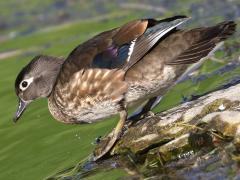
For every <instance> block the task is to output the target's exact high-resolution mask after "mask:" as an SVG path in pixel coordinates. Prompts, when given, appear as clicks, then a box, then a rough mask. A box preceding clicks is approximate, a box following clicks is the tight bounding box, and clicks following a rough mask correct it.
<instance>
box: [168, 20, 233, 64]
mask: <svg viewBox="0 0 240 180" xmlns="http://www.w3.org/2000/svg"><path fill="white" fill-rule="evenodd" d="M235 31H236V23H235V22H233V21H224V22H222V23H219V24H217V25H215V26H212V27H207V28H198V29H193V30H190V31H187V32H186V34H187V35H186V36H191V40H192V41H193V43H189V46H188V48H186V49H185V50H184V51H182V52H181V53H180V54H179V55H178V56H177V57H176V58H174V59H173V60H171V61H170V62H168V63H167V64H168V65H177V64H192V63H195V62H197V61H199V60H200V59H202V58H203V57H205V56H207V55H208V54H209V53H210V52H211V51H212V50H213V49H214V48H215V46H216V44H218V43H219V42H221V41H223V40H225V39H227V38H228V37H229V36H231V35H232V34H233V33H234V32H235ZM183 36H184V35H183ZM183 38H184V37H183Z"/></svg>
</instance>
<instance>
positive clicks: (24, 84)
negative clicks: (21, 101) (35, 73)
mask: <svg viewBox="0 0 240 180" xmlns="http://www.w3.org/2000/svg"><path fill="white" fill-rule="evenodd" d="M32 82H33V77H31V78H29V79H24V80H22V82H21V83H20V85H19V88H20V90H21V91H25V90H26V89H27V88H28V86H29V85H30V84H31V83H32Z"/></svg>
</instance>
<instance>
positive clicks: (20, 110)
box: [13, 99, 30, 123]
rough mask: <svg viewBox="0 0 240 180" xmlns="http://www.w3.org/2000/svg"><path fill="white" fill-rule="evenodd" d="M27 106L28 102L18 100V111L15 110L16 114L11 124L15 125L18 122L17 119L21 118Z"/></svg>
mask: <svg viewBox="0 0 240 180" xmlns="http://www.w3.org/2000/svg"><path fill="white" fill-rule="evenodd" d="M28 104H30V101H23V100H21V99H19V103H18V109H17V112H16V114H15V116H14V118H13V122H15V123H16V122H17V121H18V119H19V118H20V117H21V115H22V114H23V112H24V111H25V109H26V108H27V106H28Z"/></svg>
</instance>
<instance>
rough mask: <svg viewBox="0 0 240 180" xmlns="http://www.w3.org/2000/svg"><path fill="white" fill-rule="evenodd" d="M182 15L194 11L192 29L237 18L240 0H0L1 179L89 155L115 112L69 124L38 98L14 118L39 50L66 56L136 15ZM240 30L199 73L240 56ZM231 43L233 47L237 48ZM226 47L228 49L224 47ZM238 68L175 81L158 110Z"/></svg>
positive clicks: (54, 168)
mask: <svg viewBox="0 0 240 180" xmlns="http://www.w3.org/2000/svg"><path fill="white" fill-rule="evenodd" d="M177 14H185V15H189V16H191V17H192V20H191V21H190V22H189V23H188V25H187V26H188V27H197V26H200V25H201V26H202V25H212V24H215V23H217V22H220V21H223V20H235V21H237V23H239V20H240V19H239V17H240V1H239V0H221V1H219V0H195V1H191V0H181V1H177V0H142V1H136V0H131V1H124V0H117V1H112V0H92V1H87V0H43V1H40V0H39V1H37V0H7V1H3V0H2V1H0V77H1V78H0V95H1V100H0V102H1V103H0V179H3V180H7V179H9V180H28V179H29V180H38V179H44V178H46V177H48V176H50V175H52V174H54V173H56V172H58V171H60V170H62V169H64V168H67V167H70V166H73V165H74V164H76V163H77V162H79V161H81V160H82V159H84V158H86V157H87V156H88V155H89V154H90V153H91V151H92V150H93V148H94V144H93V142H94V140H95V138H96V137H98V136H100V135H104V134H106V133H107V132H109V131H110V130H111V129H112V128H113V127H114V125H115V124H116V122H117V118H112V119H111V120H107V121H103V122H100V123H96V124H90V125H65V124H61V123H59V122H57V121H55V120H54V119H53V118H52V117H51V115H50V113H49V111H48V109H47V100H46V99H42V100H38V101H36V102H34V103H32V105H31V106H30V107H29V108H28V110H27V111H26V112H25V114H24V116H23V117H22V119H21V120H20V121H19V122H18V123H17V124H14V123H13V122H12V117H13V114H14V112H15V110H16V107H17V98H16V96H15V93H14V81H15V78H16V76H17V74H18V72H19V71H20V70H21V68H22V67H23V66H24V65H25V64H27V63H28V62H29V61H30V60H31V59H32V58H33V57H34V56H36V55H38V54H48V55H52V56H63V57H67V55H68V53H69V52H70V51H71V50H72V49H73V48H74V47H75V46H77V45H78V44H80V43H81V42H83V41H84V40H86V39H88V38H90V37H92V36H93V35H95V34H97V33H99V32H102V31H104V30H108V29H110V28H114V27H116V26H119V25H121V24H123V23H124V22H127V21H129V20H132V19H136V18H146V17H155V18H164V17H168V16H172V15H177ZM239 42H240V38H239V32H237V33H236V35H235V38H232V39H230V40H229V41H228V42H227V45H228V46H225V47H230V50H229V49H228V50H229V51H230V54H229V53H228V54H226V51H218V52H217V53H216V58H218V59H221V61H211V60H210V61H207V62H206V63H205V64H204V65H203V67H202V68H201V69H200V71H199V72H198V75H201V74H209V73H211V72H213V71H214V70H216V69H218V68H221V67H224V66H225V65H226V64H227V63H229V59H230V60H236V59H238V57H239V54H240V53H239V51H238V50H239V47H240V46H239ZM233 46H234V49H232V47H233ZM224 50H226V49H224ZM239 72H240V70H239V69H238V68H236V69H235V70H234V71H230V72H227V73H225V74H224V75H221V76H211V77H209V78H207V79H205V80H203V81H199V82H197V83H196V82H193V81H192V80H188V81H186V82H184V83H182V84H179V85H178V86H177V87H175V88H174V89H173V90H172V91H171V92H170V93H168V95H167V96H166V97H165V98H164V100H163V102H162V103H161V105H160V106H159V107H158V108H157V109H156V111H160V110H164V109H167V108H170V107H172V106H173V105H176V104H178V103H180V102H181V100H182V96H186V97H187V96H191V95H192V94H201V93H204V92H207V91H209V90H212V89H214V88H215V87H217V86H218V85H219V84H222V83H223V82H226V81H227V80H229V78H230V77H234V76H237V75H238V74H239ZM125 175H126V174H125V173H124V172H123V171H122V170H115V171H111V172H102V173H99V174H97V175H95V176H93V177H92V179H116V178H118V177H123V176H125Z"/></svg>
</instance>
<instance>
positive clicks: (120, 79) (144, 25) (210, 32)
mask: <svg viewBox="0 0 240 180" xmlns="http://www.w3.org/2000/svg"><path fill="white" fill-rule="evenodd" d="M188 19H189V18H187V17H186V16H175V17H171V18H167V19H163V20H155V19H142V20H135V21H131V22H129V23H127V24H125V25H123V26H121V27H118V28H115V29H112V30H109V31H105V32H103V33H100V34H99V35H97V36H95V37H93V38H92V39H90V40H88V41H86V42H84V43H82V44H80V45H79V46H77V47H76V48H75V49H74V50H73V51H72V52H71V53H70V54H69V56H68V57H67V59H66V60H64V59H60V58H55V57H50V56H43V55H40V56H37V57H35V58H34V59H33V60H32V61H31V62H30V63H29V64H28V65H27V66H25V67H24V68H23V69H22V71H21V72H20V73H19V75H18V76H17V79H16V82H15V90H16V94H17V96H18V97H19V106H18V110H17V112H16V115H15V118H14V121H15V122H16V121H17V120H18V119H19V118H20V116H21V114H22V113H23V112H24V110H25V109H26V107H27V105H29V104H30V103H31V102H32V101H33V100H35V99H37V98H40V97H46V98H48V107H49V111H50V112H51V114H52V115H53V117H54V118H55V119H57V120H58V121H60V122H63V123H69V124H76V123H92V122H96V121H100V120H101V119H103V118H106V117H109V116H112V115H115V114H120V120H119V123H118V124H117V126H116V128H115V129H114V130H113V131H112V132H111V133H110V134H109V135H108V136H107V137H106V138H105V139H104V140H103V141H102V148H101V149H100V150H99V151H95V157H94V160H97V159H99V158H101V157H103V156H104V155H105V154H106V153H107V152H109V151H110V149H111V148H112V146H113V145H114V143H115V142H116V140H117V139H118V138H119V135H120V134H121V132H122V129H123V126H124V124H125V121H126V119H127V107H129V106H131V105H133V104H136V103H137V102H140V101H144V100H145V101H146V100H149V101H148V103H147V104H146V105H145V107H143V108H142V110H141V112H139V113H138V114H137V117H139V114H140V115H142V114H143V113H145V112H147V111H149V110H150V109H151V108H152V107H153V106H154V105H155V104H157V103H156V102H158V100H159V98H158V97H159V96H162V95H163V94H164V93H165V92H166V91H167V90H168V89H169V88H170V87H172V85H173V84H175V83H176V81H177V80H178V79H179V77H181V76H182V75H183V74H184V72H185V71H186V70H187V68H188V67H189V64H193V63H196V62H199V61H200V60H201V59H202V58H204V57H206V56H207V55H208V54H209V52H211V51H212V50H213V48H214V47H215V46H216V44H217V43H219V42H220V41H222V40H225V39H226V38H227V37H229V36H230V35H232V34H233V33H234V31H235V28H236V24H235V23H234V22H232V21H225V22H222V23H220V24H217V25H215V26H212V27H202V28H196V29H191V30H181V29H178V26H179V25H181V24H183V23H184V22H186V21H187V20H188Z"/></svg>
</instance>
